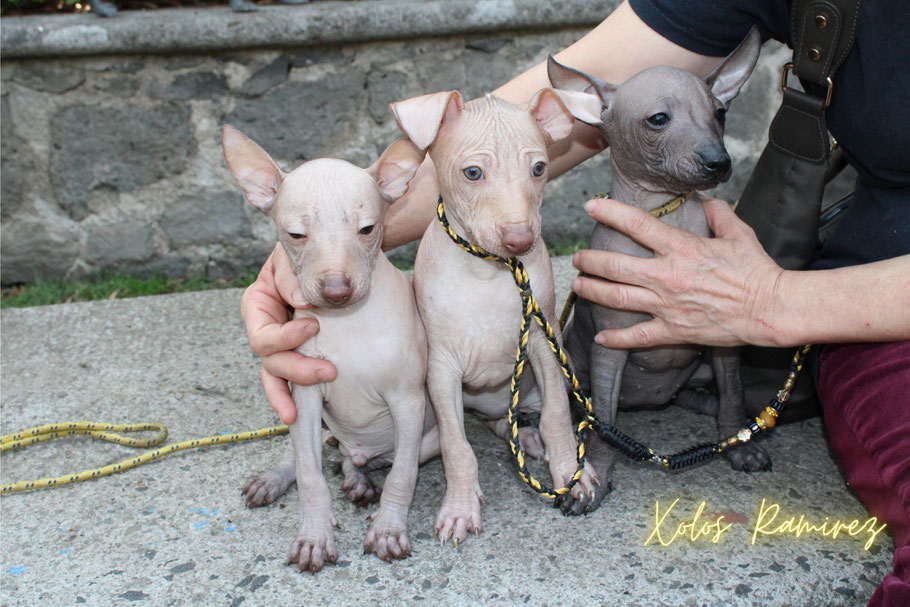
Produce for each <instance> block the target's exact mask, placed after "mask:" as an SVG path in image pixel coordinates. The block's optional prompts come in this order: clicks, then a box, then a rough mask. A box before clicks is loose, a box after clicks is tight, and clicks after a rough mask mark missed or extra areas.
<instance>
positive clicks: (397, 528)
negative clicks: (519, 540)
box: [223, 126, 439, 572]
mask: <svg viewBox="0 0 910 607" xmlns="http://www.w3.org/2000/svg"><path fill="white" fill-rule="evenodd" d="M223 144H224V155H225V158H226V159H227V164H228V168H229V169H230V171H231V173H232V174H233V175H234V178H235V179H236V181H237V183H238V184H239V185H240V187H241V188H242V189H243V191H244V192H245V194H246V198H247V200H248V201H249V202H250V203H251V204H253V205H254V206H256V207H257V208H259V209H261V210H262V211H264V212H265V213H267V214H268V215H269V216H270V217H271V218H272V219H273V220H274V221H275V225H276V227H277V228H278V240H279V241H280V242H281V244H282V246H283V247H284V250H285V251H286V252H287V254H288V257H289V258H290V260H291V263H292V265H293V266H294V270H295V271H296V273H297V277H298V281H299V283H300V290H301V291H302V292H303V296H304V297H305V298H306V300H307V301H308V302H310V303H312V304H313V307H312V308H311V309H309V310H306V311H299V310H298V311H297V312H296V316H297V317H310V318H316V319H318V320H319V327H320V328H319V333H317V334H316V335H315V336H313V337H312V338H310V339H309V340H308V341H307V342H306V343H305V344H304V345H303V346H301V347H300V348H299V350H298V351H299V352H300V353H301V354H304V355H306V356H310V357H320V358H325V359H326V360H329V361H331V362H332V363H333V364H334V365H335V367H336V368H337V369H338V376H337V379H335V381H333V382H331V383H324V384H317V385H314V386H297V385H294V386H292V395H293V398H294V402H295V403H296V405H297V421H296V422H294V423H293V424H291V426H290V434H291V447H292V448H291V449H290V450H289V452H288V455H287V456H286V458H285V459H284V461H283V462H282V463H281V464H279V466H278V467H276V468H275V469H274V470H272V471H270V472H266V473H264V474H261V475H259V476H257V477H255V478H254V479H253V480H252V481H250V482H249V483H248V484H247V485H246V487H244V495H245V497H246V500H247V505H249V506H262V505H265V504H268V503H270V502H272V501H273V500H274V499H275V498H276V497H278V496H279V495H281V494H282V493H284V491H285V490H286V489H287V488H288V486H289V485H290V484H291V482H293V481H294V480H296V482H297V494H298V498H299V503H300V527H299V531H298V534H297V538H296V540H295V541H294V543H293V544H292V546H291V550H290V553H289V555H288V562H290V563H297V565H298V567H299V568H300V570H301V571H304V570H309V571H312V572H315V571H318V570H319V569H322V567H323V565H324V564H325V562H326V561H328V562H335V560H336V558H337V556H338V555H337V551H336V549H335V541H334V532H333V527H335V526H337V523H336V521H335V517H334V515H333V514H332V498H331V495H330V494H329V488H328V485H327V484H326V482H325V478H324V477H323V475H322V440H321V424H322V422H323V421H324V422H325V424H326V426H328V428H329V430H330V431H331V432H332V434H333V435H334V436H335V437H336V438H337V439H338V443H339V449H340V451H341V454H342V456H343V463H342V470H343V472H344V482H343V485H342V486H343V488H344V489H345V492H346V493H347V495H348V497H349V498H350V499H351V500H352V501H354V502H355V503H358V504H361V505H364V504H366V503H367V502H370V501H375V500H376V499H377V498H378V499H379V510H378V511H377V512H375V513H374V514H373V515H372V517H371V518H372V521H373V522H372V525H371V526H370V529H369V531H368V532H367V536H366V539H365V541H364V551H366V552H375V553H376V555H377V556H379V557H380V558H381V559H383V560H390V559H391V558H405V557H406V556H408V555H410V553H411V548H410V543H409V540H408V535H407V519H408V510H409V508H410V505H411V501H412V500H413V497H414V486H415V484H416V481H417V466H418V464H419V463H420V462H423V461H426V460H427V459H429V458H431V457H433V456H435V455H437V454H438V453H439V440H438V433H437V431H436V426H435V422H434V420H433V415H432V412H431V411H430V412H428V410H427V405H428V403H427V399H426V391H425V387H424V386H425V377H426V356H427V346H426V336H425V334H424V329H423V325H422V324H421V321H420V318H419V316H418V313H417V307H416V304H415V301H414V294H413V290H412V288H411V284H410V283H409V281H408V279H407V277H406V276H405V275H404V274H403V273H402V272H401V271H399V270H398V269H397V268H395V267H394V266H393V265H392V264H391V263H390V262H389V261H388V259H386V257H385V255H383V253H382V250H381V249H380V243H381V242H382V221H383V217H384V216H385V212H386V209H387V208H388V205H389V204H390V203H391V202H392V201H394V200H395V199H396V198H398V197H400V196H401V195H402V194H404V193H405V191H406V190H407V187H408V182H409V181H410V180H411V178H412V177H413V176H414V173H415V172H416V171H417V167H418V166H419V165H420V163H421V161H422V160H423V157H424V152H422V151H421V150H419V149H417V148H416V147H415V146H414V145H413V144H412V143H411V142H409V141H407V140H405V139H401V140H399V141H396V142H395V143H393V144H392V145H391V146H390V147H389V148H388V149H387V150H386V151H385V152H384V153H383V154H382V156H381V157H380V158H379V160H377V161H376V162H375V163H374V164H373V165H372V166H371V167H370V168H368V169H366V170H364V169H360V168H358V167H355V166H354V165H352V164H349V163H347V162H344V161H341V160H333V159H320V160H312V161H310V162H306V163H304V164H303V165H301V166H299V167H298V168H296V169H295V170H294V171H292V172H291V173H290V174H288V175H285V174H284V173H283V172H282V171H281V170H280V169H279V168H278V166H277V165H276V164H275V162H274V161H273V160H272V159H271V158H270V157H269V155H268V154H266V152H265V151H264V150H263V149H262V148H260V147H259V146H258V145H256V144H255V143H254V142H253V141H251V140H250V139H248V138H247V137H245V136H244V135H243V134H241V133H240V131H238V130H237V129H235V128H233V127H230V126H225V127H224V129H223ZM389 464H391V465H392V469H391V471H390V472H389V473H388V476H387V477H386V480H385V485H384V487H383V491H382V497H381V498H379V491H378V490H377V489H376V488H374V487H373V485H372V483H371V482H370V480H369V478H368V477H367V475H366V473H367V472H369V471H370V470H372V469H375V468H379V467H383V466H388V465H389Z"/></svg>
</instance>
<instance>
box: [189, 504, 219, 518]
mask: <svg viewBox="0 0 910 607" xmlns="http://www.w3.org/2000/svg"><path fill="white" fill-rule="evenodd" d="M186 511H187V512H198V513H199V514H204V515H206V516H218V508H215V509H214V510H207V509H205V508H196V507H194V506H190V507H189V508H187V509H186Z"/></svg>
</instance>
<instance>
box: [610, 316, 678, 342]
mask: <svg viewBox="0 0 910 607" xmlns="http://www.w3.org/2000/svg"><path fill="white" fill-rule="evenodd" d="M594 341H595V342H597V343H598V344H599V345H601V346H603V347H605V348H616V349H622V350H625V349H629V348H649V347H651V346H660V345H668V344H678V343H683V342H682V341H681V340H679V339H676V338H674V337H673V336H672V335H671V334H670V331H669V330H668V328H667V325H666V323H664V321H663V320H661V319H659V318H654V319H652V320H648V321H645V322H640V323H637V324H634V325H632V326H631V327H626V328H625V329H607V330H604V331H601V332H600V333H598V334H597V335H595V336H594Z"/></svg>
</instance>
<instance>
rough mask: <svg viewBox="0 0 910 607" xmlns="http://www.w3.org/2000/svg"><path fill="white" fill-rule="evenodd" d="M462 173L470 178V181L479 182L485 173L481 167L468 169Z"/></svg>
mask: <svg viewBox="0 0 910 607" xmlns="http://www.w3.org/2000/svg"><path fill="white" fill-rule="evenodd" d="M462 173H464V176H465V177H467V178H468V181H477V180H479V179H480V178H481V177H483V171H482V170H481V168H480V167H468V168H466V169H465V170H464V171H462Z"/></svg>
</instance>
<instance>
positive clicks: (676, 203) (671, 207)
mask: <svg viewBox="0 0 910 607" xmlns="http://www.w3.org/2000/svg"><path fill="white" fill-rule="evenodd" d="M694 193H695V190H692V191H690V192H686V193H684V194H680V195H678V196H674V197H673V198H672V199H670V201H669V202H667V203H665V204H662V205H660V206H659V207H657V208H656V209H651V210H650V211H648V212H649V213H651V215H653V216H654V217H657V218H658V219H660V218H661V217H665V216H667V215H669V214H670V213H672V212H673V211H675V210H676V209H678V208H679V207H681V206H682V205H683V203H684V202H685V201H687V200H689V199H690V198H692V195H693V194H694ZM609 197H610V195H609V194H602V193H597V194H594V198H609Z"/></svg>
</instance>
